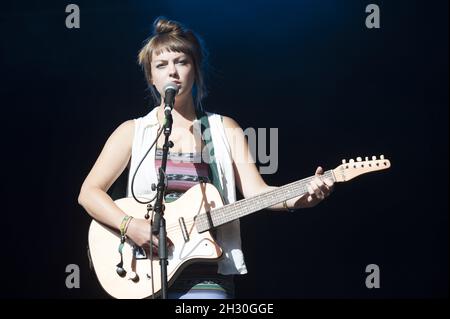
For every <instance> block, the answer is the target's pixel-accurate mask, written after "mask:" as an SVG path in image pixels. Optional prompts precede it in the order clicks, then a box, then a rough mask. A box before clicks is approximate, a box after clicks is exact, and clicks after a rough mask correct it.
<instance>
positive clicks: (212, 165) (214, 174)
mask: <svg viewBox="0 0 450 319" xmlns="http://www.w3.org/2000/svg"><path fill="white" fill-rule="evenodd" d="M195 113H196V115H197V119H198V120H200V127H201V134H202V141H203V142H204V143H205V145H206V147H207V149H208V154H209V176H210V177H211V178H212V184H213V185H214V186H215V187H216V188H217V189H218V190H219V193H220V195H221V196H222V198H223V190H222V185H221V184H220V178H219V173H218V169H217V162H216V158H215V154H214V145H213V142H212V137H211V129H210V126H209V120H208V115H207V114H206V113H205V112H204V111H203V110H198V109H197V108H196V109H195ZM205 130H208V131H207V134H204V132H205Z"/></svg>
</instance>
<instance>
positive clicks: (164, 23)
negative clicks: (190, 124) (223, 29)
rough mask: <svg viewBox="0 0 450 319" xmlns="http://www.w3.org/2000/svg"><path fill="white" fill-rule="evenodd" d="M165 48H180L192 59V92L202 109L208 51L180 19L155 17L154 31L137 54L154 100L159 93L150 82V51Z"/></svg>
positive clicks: (176, 49) (174, 50) (172, 50)
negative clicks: (193, 79)
mask: <svg viewBox="0 0 450 319" xmlns="http://www.w3.org/2000/svg"><path fill="white" fill-rule="evenodd" d="M164 50H166V51H169V52H183V53H185V54H187V55H189V57H190V58H191V59H192V61H193V65H194V70H195V83H194V88H193V92H194V95H195V106H196V107H197V109H202V104H201V102H202V100H203V98H205V97H206V94H207V92H206V85H205V76H204V70H205V69H206V65H207V63H206V58H207V51H206V49H205V48H204V45H203V41H202V39H201V38H200V37H199V36H198V35H196V34H195V33H194V32H193V31H192V30H189V29H187V28H185V27H184V26H183V25H182V24H181V23H179V22H177V21H173V20H168V19H166V18H165V17H158V18H156V19H155V21H154V23H153V34H152V36H151V37H150V38H149V39H148V40H147V41H146V43H145V45H144V47H143V48H142V49H141V51H140V52H139V55H138V62H139V65H140V66H141V67H142V68H143V69H144V73H145V78H146V80H147V83H148V85H149V88H150V91H151V93H152V96H153V98H154V99H155V102H156V103H157V104H159V103H160V96H159V93H158V92H157V90H156V89H155V87H154V86H153V85H152V81H151V80H152V73H151V61H152V55H153V52H154V53H155V54H156V55H159V54H161V53H162V52H163V51H164Z"/></svg>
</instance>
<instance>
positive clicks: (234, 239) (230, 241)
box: [127, 107, 247, 275]
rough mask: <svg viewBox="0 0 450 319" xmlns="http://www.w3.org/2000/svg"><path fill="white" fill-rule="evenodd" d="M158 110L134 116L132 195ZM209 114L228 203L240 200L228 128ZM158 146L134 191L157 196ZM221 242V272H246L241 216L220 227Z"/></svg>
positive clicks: (212, 136)
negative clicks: (237, 194)
mask: <svg viewBox="0 0 450 319" xmlns="http://www.w3.org/2000/svg"><path fill="white" fill-rule="evenodd" d="M157 110H158V108H157V107H155V108H154V109H153V110H152V111H151V112H150V113H148V114H147V115H146V116H144V117H140V118H138V119H135V120H134V124H135V129H134V138H133V147H132V152H131V163H130V171H129V176H128V184H127V196H128V197H131V179H132V177H133V174H134V172H135V170H136V167H137V165H138V164H139V162H140V161H141V160H142V157H143V156H144V155H145V152H147V150H148V149H149V148H150V146H151V144H152V143H153V142H154V140H155V138H156V134H157V132H158V129H159V128H160V125H159V122H158V118H157ZM206 114H207V115H208V120H209V125H210V134H211V139H212V143H213V145H214V154H215V158H216V163H217V171H218V175H219V178H220V183H221V186H222V189H223V194H222V195H223V198H224V201H225V203H224V204H230V203H233V202H235V201H236V188H235V179H234V171H233V162H232V158H231V150H230V145H229V143H228V139H227V137H226V135H225V129H224V126H223V123H222V120H221V117H220V115H218V114H214V113H209V112H206ZM155 152H156V147H154V148H153V149H152V150H151V151H150V153H149V154H148V155H147V157H146V158H145V160H144V162H143V163H142V165H141V167H140V168H139V171H138V173H137V175H136V177H135V180H134V194H135V195H136V196H138V195H149V196H151V197H153V196H154V194H155V191H152V190H151V184H152V183H155V184H157V183H158V178H157V172H156V169H155ZM216 239H217V243H218V244H219V245H220V246H221V247H222V250H223V257H222V258H221V259H220V261H219V263H218V273H220V274H223V275H231V274H241V275H242V274H246V273H247V267H246V265H245V261H244V255H243V253H242V248H241V232H240V223H239V220H235V221H233V222H231V223H228V224H225V225H222V226H220V227H218V228H217V232H216Z"/></svg>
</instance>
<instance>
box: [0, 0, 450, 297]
mask: <svg viewBox="0 0 450 319" xmlns="http://www.w3.org/2000/svg"><path fill="white" fill-rule="evenodd" d="M69 3H71V2H68V1H58V2H53V3H52V2H49V1H47V2H46V4H43V3H42V2H41V1H14V2H13V1H10V2H9V3H2V6H1V9H0V10H1V13H0V17H1V19H0V30H1V31H0V32H1V37H0V41H1V42H0V43H1V69H0V70H1V75H2V76H1V86H0V92H1V100H0V101H1V110H2V125H1V136H2V157H1V158H2V179H1V180H2V183H1V184H2V195H3V200H2V204H3V205H2V207H3V209H2V223H1V226H0V227H1V228H2V229H3V230H6V233H5V231H3V232H2V235H1V236H2V237H3V238H2V241H1V252H0V254H1V265H2V266H1V273H2V276H1V277H0V278H1V279H0V282H1V285H0V287H1V288H0V289H1V290H0V295H1V296H2V297H4V298H107V295H106V293H104V292H103V290H102V288H101V287H100V286H99V285H98V284H97V282H96V279H95V277H94V275H93V273H91V272H90V270H89V267H88V259H87V257H86V244H87V232H88V227H89V223H90V217H89V216H88V215H87V214H86V213H85V212H84V211H83V209H82V208H81V207H80V206H79V205H78V204H77V196H78V192H79V189H80V186H81V183H82V181H83V179H84V178H85V176H86V175H87V173H88V171H89V169H90V167H91V166H92V165H93V163H94V161H95V159H96V157H97V156H98V154H99V152H100V150H101V148H102V146H103V144H104V142H105V141H106V139H107V137H108V136H109V135H110V134H111V132H112V131H113V130H114V129H115V128H116V127H117V126H118V125H119V124H120V123H122V122H123V121H125V120H127V119H130V118H137V117H140V116H142V115H144V114H146V113H147V112H148V111H149V110H150V106H151V102H152V101H151V98H150V97H149V92H148V91H147V90H146V83H145V80H144V75H143V72H142V71H141V70H140V68H139V67H138V65H137V63H136V57H137V53H138V51H139V49H140V48H141V47H142V45H143V41H144V40H145V39H146V38H147V37H148V36H149V35H150V31H151V24H152V22H153V20H154V19H155V18H156V17H157V16H159V15H165V16H167V17H169V18H171V19H175V20H179V21H181V22H183V23H185V24H186V25H187V26H188V27H191V28H192V29H194V30H195V31H197V33H198V34H200V35H201V36H202V37H203V38H204V40H205V42H206V44H207V47H208V49H209V51H210V63H211V65H212V67H211V72H210V75H211V76H210V79H209V82H208V86H209V89H210V95H209V97H208V98H207V100H206V102H205V106H206V108H207V109H208V110H210V111H215V112H219V113H221V114H224V115H227V116H230V117H232V118H234V119H236V120H237V121H238V122H239V123H240V125H241V126H242V127H243V128H246V127H254V128H258V127H260V128H270V127H275V128H279V158H278V160H279V168H278V171H277V173H276V174H273V175H264V176H263V177H264V179H265V180H266V181H267V183H268V184H271V185H283V184H286V183H288V182H291V181H294V180H297V179H301V178H303V177H306V176H309V175H312V174H313V173H314V170H315V168H316V166H317V165H322V166H323V167H325V168H326V169H331V168H335V167H336V166H337V165H339V164H340V161H341V159H343V158H347V159H348V158H355V157H357V156H362V157H364V156H372V155H377V156H378V155H380V154H384V155H385V156H386V157H387V158H388V159H390V160H391V163H392V167H391V169H390V170H387V171H382V172H380V173H373V174H370V175H364V176H362V177H360V178H358V179H355V180H354V181H352V182H349V183H345V184H339V185H336V190H335V192H334V193H333V195H332V196H331V197H330V198H329V199H327V200H326V201H325V202H323V203H321V204H320V205H319V206H317V207H316V208H313V209H310V210H309V209H308V210H302V211H299V212H297V213H295V214H277V213H273V212H262V213H257V214H254V215H251V216H248V217H246V218H244V219H242V221H241V223H242V239H243V248H244V251H245V256H246V262H247V266H248V270H249V273H248V274H247V275H245V276H239V277H238V278H237V279H236V289H237V297H239V298H286V297H289V298H442V297H448V84H449V83H448V1H446V0H442V1H439V0H436V1H411V0H408V1H406V0H405V1H380V0H374V1H337V0H326V1H325V0H324V1H312V0H308V1H286V0H282V1H280V0H278V1H275V0H271V1H269V0H268V1H258V2H248V3H243V2H242V1H166V0H165V1H156V0H153V1H126V2H125V1H75V2H74V3H76V4H78V5H79V7H80V10H81V28H80V29H67V28H66V27H65V18H66V16H67V13H65V7H66V5H68V4H69ZM370 3H376V4H378V5H379V6H380V9H381V29H367V28H366V27H365V18H366V16H367V15H368V14H367V13H365V7H366V6H367V5H368V4H370ZM372 263H374V264H377V265H378V266H379V267H380V271H381V288H379V289H372V290H370V289H367V288H366V286H365V278H366V276H367V274H366V273H365V267H366V266H367V265H368V264H372ZM68 264H77V265H79V266H80V270H81V282H80V284H81V287H80V289H71V290H70V289H67V288H66V286H65V278H66V276H67V275H68V274H67V273H66V272H65V268H66V265H68Z"/></svg>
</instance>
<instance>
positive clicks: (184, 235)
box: [178, 217, 189, 243]
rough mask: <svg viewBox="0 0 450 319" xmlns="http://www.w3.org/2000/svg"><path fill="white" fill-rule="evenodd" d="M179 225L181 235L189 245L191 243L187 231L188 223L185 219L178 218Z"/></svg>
mask: <svg viewBox="0 0 450 319" xmlns="http://www.w3.org/2000/svg"><path fill="white" fill-rule="evenodd" d="M178 223H179V224H180V228H181V233H182V234H183V239H184V242H185V243H187V242H188V241H189V233H188V231H187V227H186V223H185V222H184V218H183V217H180V218H178Z"/></svg>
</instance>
